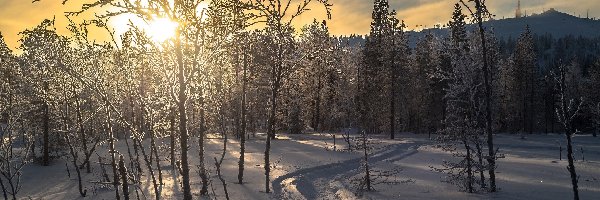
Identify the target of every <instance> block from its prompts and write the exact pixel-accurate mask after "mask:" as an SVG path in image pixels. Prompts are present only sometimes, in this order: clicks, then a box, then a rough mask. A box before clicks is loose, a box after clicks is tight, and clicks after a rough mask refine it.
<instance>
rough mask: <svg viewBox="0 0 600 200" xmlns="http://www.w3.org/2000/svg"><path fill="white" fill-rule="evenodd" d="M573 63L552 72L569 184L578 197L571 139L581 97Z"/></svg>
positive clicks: (562, 65) (574, 131) (560, 66)
mask: <svg viewBox="0 0 600 200" xmlns="http://www.w3.org/2000/svg"><path fill="white" fill-rule="evenodd" d="M573 66H574V64H571V65H570V66H567V65H564V64H561V65H559V67H558V70H557V71H556V72H554V74H553V75H554V78H555V79H556V82H557V91H558V95H559V97H558V98H559V100H558V104H559V105H558V107H557V109H556V115H557V119H558V121H559V122H560V123H561V124H562V126H563V128H564V131H565V133H564V134H565V137H566V140H567V159H568V162H569V165H568V167H567V170H569V174H570V175H571V185H572V186H573V199H575V200H578V199H579V189H578V179H579V177H578V176H577V172H576V170H575V163H574V156H573V141H572V138H573V136H574V135H576V134H577V133H579V130H577V129H576V128H575V126H574V122H575V120H576V118H577V117H578V115H580V114H581V113H580V112H581V106H582V105H583V99H581V98H578V97H577V96H578V95H577V91H576V90H575V87H573V86H574V85H576V82H577V81H578V80H577V79H574V77H575V76H576V71H574V67H573Z"/></svg>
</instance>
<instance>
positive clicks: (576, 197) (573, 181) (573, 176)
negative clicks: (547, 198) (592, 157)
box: [566, 130, 579, 200]
mask: <svg viewBox="0 0 600 200" xmlns="http://www.w3.org/2000/svg"><path fill="white" fill-rule="evenodd" d="M570 132H571V131H570V130H567V132H566V137H567V158H568V159H569V166H568V167H567V169H568V170H569V173H570V174H571V184H572V185H573V199H574V200H579V190H578V186H577V179H578V177H577V173H576V172H575V164H574V163H573V144H572V141H571V135H572V134H571V133H570Z"/></svg>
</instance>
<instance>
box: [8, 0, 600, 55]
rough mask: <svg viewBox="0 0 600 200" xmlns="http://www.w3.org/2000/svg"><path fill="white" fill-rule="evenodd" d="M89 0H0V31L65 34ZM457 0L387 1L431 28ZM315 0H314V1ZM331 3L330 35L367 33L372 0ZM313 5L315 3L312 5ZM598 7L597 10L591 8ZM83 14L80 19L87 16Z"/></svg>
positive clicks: (574, 6) (502, 11)
mask: <svg viewBox="0 0 600 200" xmlns="http://www.w3.org/2000/svg"><path fill="white" fill-rule="evenodd" d="M85 1H88V2H89V1H91V0H83V1H82V0H70V1H69V2H68V3H67V5H62V4H61V2H62V0H42V1H41V2H37V3H33V4H32V3H31V0H0V32H2V34H3V35H4V37H5V40H6V42H7V43H8V45H9V46H10V47H11V48H16V47H17V46H18V42H17V41H18V38H20V36H18V33H19V32H20V31H22V30H24V29H26V28H31V27H34V26H35V25H37V24H39V23H40V22H41V21H42V20H43V19H46V18H52V17H53V16H56V19H57V28H58V31H59V32H62V33H66V30H65V29H64V28H63V27H64V26H65V24H66V21H67V20H66V18H65V17H64V14H63V13H64V12H65V11H76V10H78V8H80V7H81V4H82V3H81V2H85ZM457 1H458V0H390V9H395V10H397V12H398V18H400V19H402V20H404V21H405V22H406V24H407V25H408V27H409V29H415V27H416V25H425V26H428V27H432V26H433V25H435V24H437V23H442V24H445V23H446V22H447V21H448V19H449V17H450V14H451V13H452V5H453V4H454V3H456V2H457ZM315 2H316V1H315ZM330 2H331V3H333V5H334V6H333V13H332V14H333V16H332V19H331V20H330V21H329V22H328V26H329V27H330V30H331V33H332V34H334V35H348V34H352V33H356V34H366V33H368V32H369V25H370V21H371V19H370V18H371V11H372V8H373V5H372V2H373V1H372V0H330ZM487 3H488V7H489V9H490V11H491V12H492V13H493V14H495V15H496V18H503V17H507V18H508V17H513V16H514V9H515V7H516V0H488V1H487ZM521 4H522V9H523V10H527V12H528V13H539V12H541V11H542V10H547V9H548V8H556V9H558V10H559V11H562V12H567V13H570V14H573V13H576V15H582V16H585V13H586V11H587V9H589V8H591V10H590V11H589V12H590V16H591V17H598V16H600V1H598V0H522V1H521ZM315 5H316V4H315ZM593 8H598V9H593ZM89 14H91V13H88V16H83V17H82V18H86V17H87V18H89V16H91V15H89ZM314 18H317V19H318V20H319V21H321V20H323V19H325V15H324V11H323V9H322V8H321V6H318V7H317V6H313V10H311V11H309V12H307V13H306V14H304V15H303V16H301V17H300V18H299V20H298V21H297V22H296V23H295V26H297V27H300V26H302V25H303V24H306V23H309V22H311V21H312V20H313V19H314Z"/></svg>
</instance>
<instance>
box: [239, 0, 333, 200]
mask: <svg viewBox="0 0 600 200" xmlns="http://www.w3.org/2000/svg"><path fill="white" fill-rule="evenodd" d="M315 1H316V2H318V3H319V4H321V5H323V6H324V7H325V10H326V12H327V17H328V18H330V17H331V13H330V11H331V8H330V7H331V6H332V5H331V4H330V3H329V1H328V0H315ZM312 2H313V1H312V0H303V1H300V2H298V4H296V5H297V6H294V7H297V8H296V9H295V10H294V8H293V7H292V8H291V10H290V6H291V5H292V1H291V0H287V1H280V0H266V1H263V0H252V1H249V2H248V3H250V5H251V7H252V8H254V10H256V11H257V12H258V13H259V14H258V15H259V16H260V17H259V18H258V19H260V20H263V21H264V22H265V23H266V28H265V29H264V30H265V33H266V35H267V36H268V37H269V38H270V41H269V46H271V48H269V49H270V51H271V52H270V53H269V54H270V55H269V56H270V61H271V63H270V64H269V68H270V70H269V74H270V75H269V76H270V79H269V85H270V89H271V91H270V93H271V94H270V101H269V104H270V107H271V108H270V110H269V120H268V127H267V139H266V143H265V165H264V167H265V192H267V193H269V192H270V186H269V185H270V171H271V165H270V159H269V154H270V150H271V139H275V120H276V113H277V104H278V99H279V98H280V97H279V95H280V92H281V91H280V89H281V88H282V84H283V83H284V81H286V79H287V78H288V77H289V75H290V74H291V73H292V72H293V71H294V70H295V68H296V67H297V63H296V60H294V59H291V58H293V57H294V53H293V52H294V51H293V49H294V48H295V41H294V37H293V32H294V31H293V30H294V29H293V27H292V26H291V24H292V22H294V20H295V19H297V17H298V16H300V15H302V14H304V13H305V12H306V11H308V10H310V9H309V7H308V6H309V5H311V3H312Z"/></svg>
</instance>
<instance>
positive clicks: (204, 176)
mask: <svg viewBox="0 0 600 200" xmlns="http://www.w3.org/2000/svg"><path fill="white" fill-rule="evenodd" d="M203 92H204V91H203V90H202V89H200V100H199V101H200V102H199V104H200V134H199V136H198V159H199V160H200V179H201V181H202V188H201V189H200V195H208V184H209V183H208V174H207V173H206V163H205V159H204V137H205V134H206V121H205V118H204V97H202V95H203Z"/></svg>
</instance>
